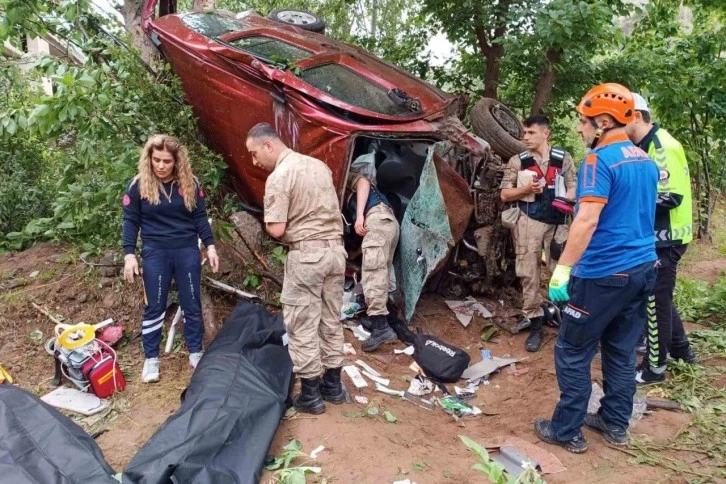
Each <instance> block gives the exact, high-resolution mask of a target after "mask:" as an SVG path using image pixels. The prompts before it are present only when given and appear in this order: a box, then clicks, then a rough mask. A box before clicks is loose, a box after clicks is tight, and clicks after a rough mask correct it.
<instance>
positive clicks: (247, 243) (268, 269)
mask: <svg viewBox="0 0 726 484" xmlns="http://www.w3.org/2000/svg"><path fill="white" fill-rule="evenodd" d="M232 225H233V226H234V231H235V232H237V235H239V238H240V239H242V242H243V243H244V244H245V245H246V246H247V249H248V250H249V251H250V253H251V254H252V255H253V256H255V259H257V262H259V263H260V265H262V267H264V268H265V270H266V271H268V272H269V271H270V266H268V265H267V262H265V259H263V258H262V256H261V255H260V254H259V253H258V252H257V251H256V250H255V249H254V248H253V247H252V246H251V245H250V243H249V242H247V238H246V237H245V235H244V234H243V233H242V231H241V230H240V229H239V228H238V227H237V226H236V225H234V224H232Z"/></svg>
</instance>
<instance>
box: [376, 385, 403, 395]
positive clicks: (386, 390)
mask: <svg viewBox="0 0 726 484" xmlns="http://www.w3.org/2000/svg"><path fill="white" fill-rule="evenodd" d="M376 390H378V391H379V392H381V393H385V394H386V395H391V396H393V397H403V394H404V393H405V392H402V391H400V390H392V389H390V388H388V387H387V386H384V385H381V384H380V383H376Z"/></svg>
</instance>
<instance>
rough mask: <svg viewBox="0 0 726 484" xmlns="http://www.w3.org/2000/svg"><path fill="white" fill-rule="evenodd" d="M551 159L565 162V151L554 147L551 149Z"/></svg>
mask: <svg viewBox="0 0 726 484" xmlns="http://www.w3.org/2000/svg"><path fill="white" fill-rule="evenodd" d="M550 158H552V159H555V160H558V161H563V160H564V159H565V150H563V149H562V148H558V147H556V146H553V147H552V148H550Z"/></svg>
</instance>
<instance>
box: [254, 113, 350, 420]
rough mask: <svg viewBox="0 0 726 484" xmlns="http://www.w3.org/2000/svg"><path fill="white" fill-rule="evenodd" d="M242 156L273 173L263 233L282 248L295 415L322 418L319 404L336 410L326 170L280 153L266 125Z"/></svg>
mask: <svg viewBox="0 0 726 484" xmlns="http://www.w3.org/2000/svg"><path fill="white" fill-rule="evenodd" d="M246 144H247V149H248V150H249V152H250V155H251V156H252V160H253V162H254V164H255V166H258V167H261V168H263V169H265V170H267V171H270V172H272V173H271V174H270V175H269V176H268V178H267V182H266V183H265V215H264V221H265V228H266V230H267V232H268V233H269V234H270V235H272V236H273V237H276V238H279V239H281V240H282V241H283V242H285V243H286V244H288V245H289V248H290V250H289V252H288V254H287V259H286V261H285V278H284V281H283V286H282V293H281V294H280V302H281V303H282V305H283V309H282V314H283V320H284V323H285V329H286V330H287V334H288V338H289V351H290V358H291V359H292V362H293V365H294V366H293V371H294V372H295V373H296V374H297V375H298V376H299V377H300V381H301V392H300V394H298V395H296V396H295V397H293V404H294V405H295V408H296V409H297V410H298V411H300V412H306V413H313V414H319V413H322V412H324V411H325V404H324V402H323V400H325V401H328V402H330V403H334V404H340V403H343V402H344V401H345V400H346V398H347V394H346V391H345V389H344V388H343V386H342V383H341V381H340V371H341V367H342V365H343V343H344V338H343V327H342V325H341V323H340V308H341V305H342V302H343V283H344V278H345V259H346V257H347V255H346V252H345V249H344V247H343V240H342V235H343V223H342V219H341V213H340V205H339V203H338V196H337V193H336V191H335V186H334V185H333V177H332V172H331V171H330V168H328V167H327V165H325V163H323V162H322V161H320V160H318V159H315V158H311V157H309V156H304V155H301V154H299V153H296V152H294V151H292V150H291V149H289V148H287V146H285V144H284V143H283V142H282V140H281V139H280V137H279V135H278V134H277V132H276V131H275V130H274V128H272V127H271V126H270V125H269V124H266V123H260V124H258V125H256V126H254V127H253V128H252V129H251V130H250V132H249V134H248V135H247V143H246Z"/></svg>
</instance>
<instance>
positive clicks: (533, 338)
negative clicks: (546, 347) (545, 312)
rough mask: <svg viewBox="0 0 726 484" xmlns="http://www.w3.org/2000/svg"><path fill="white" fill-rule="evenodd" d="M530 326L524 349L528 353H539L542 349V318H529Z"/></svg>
mask: <svg viewBox="0 0 726 484" xmlns="http://www.w3.org/2000/svg"><path fill="white" fill-rule="evenodd" d="M530 321H531V322H532V324H530V326H529V336H528V337H527V343H525V345H524V347H525V349H526V350H527V351H529V352H530V353H534V352H536V351H539V349H540V348H541V347H542V336H543V332H542V323H544V321H543V318H542V316H537V317H536V318H531V320H530Z"/></svg>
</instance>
